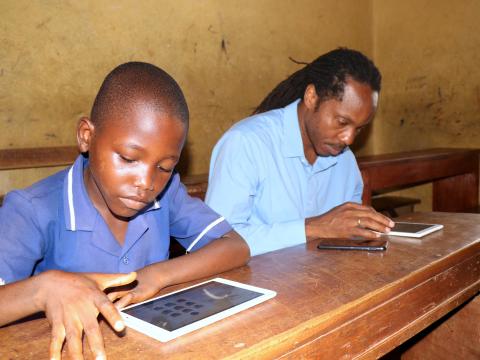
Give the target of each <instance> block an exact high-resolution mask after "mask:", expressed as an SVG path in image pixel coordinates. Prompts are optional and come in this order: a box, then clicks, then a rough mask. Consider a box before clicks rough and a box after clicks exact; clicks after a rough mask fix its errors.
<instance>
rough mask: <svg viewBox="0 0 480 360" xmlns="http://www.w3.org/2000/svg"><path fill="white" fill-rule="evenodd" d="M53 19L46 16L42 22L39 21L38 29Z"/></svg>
mask: <svg viewBox="0 0 480 360" xmlns="http://www.w3.org/2000/svg"><path fill="white" fill-rule="evenodd" d="M51 20H52V18H50V17H49V18H46V19H45V20H43V21H42V22H40V23H38V24H37V26H36V28H37V29H40V28H42V27H44V26H45V25H47V24H48V23H49V22H50V21H51Z"/></svg>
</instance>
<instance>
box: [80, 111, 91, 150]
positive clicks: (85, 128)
mask: <svg viewBox="0 0 480 360" xmlns="http://www.w3.org/2000/svg"><path fill="white" fill-rule="evenodd" d="M94 132H95V126H94V125H93V124H92V122H91V121H90V119H89V118H88V117H86V116H84V117H81V118H80V120H78V124H77V144H78V149H79V150H80V152H81V153H86V152H88V150H89V149H90V143H91V141H92V137H93V133H94Z"/></svg>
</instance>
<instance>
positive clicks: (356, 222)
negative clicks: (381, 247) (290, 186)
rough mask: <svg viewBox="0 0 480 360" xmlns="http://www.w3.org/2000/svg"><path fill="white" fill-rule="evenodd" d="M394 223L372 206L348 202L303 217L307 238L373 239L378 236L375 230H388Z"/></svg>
mask: <svg viewBox="0 0 480 360" xmlns="http://www.w3.org/2000/svg"><path fill="white" fill-rule="evenodd" d="M394 225H395V223H394V222H393V221H392V220H390V219H389V218H388V217H386V216H384V215H382V214H380V213H378V212H376V211H375V210H374V209H373V208H371V207H369V206H364V205H360V204H357V203H351V202H348V203H345V204H342V205H339V206H337V207H335V208H333V209H332V210H330V211H329V212H327V213H325V214H323V215H319V216H315V217H311V218H308V219H305V233H306V235H307V240H313V239H317V238H351V237H353V236H360V237H363V238H366V239H375V238H378V237H379V236H380V234H378V233H376V232H379V233H386V232H389V231H390V230H391V228H392V227H393V226H394ZM374 231H376V232H374Z"/></svg>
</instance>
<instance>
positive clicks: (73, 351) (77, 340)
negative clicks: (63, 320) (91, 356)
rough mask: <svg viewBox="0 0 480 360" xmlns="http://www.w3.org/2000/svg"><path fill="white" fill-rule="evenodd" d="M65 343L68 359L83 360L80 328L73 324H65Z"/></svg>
mask: <svg viewBox="0 0 480 360" xmlns="http://www.w3.org/2000/svg"><path fill="white" fill-rule="evenodd" d="M65 331H66V340H67V341H66V343H67V351H68V354H69V356H70V359H74V360H83V352H82V330H81V329H79V328H77V327H75V326H71V327H69V326H66V328H65Z"/></svg>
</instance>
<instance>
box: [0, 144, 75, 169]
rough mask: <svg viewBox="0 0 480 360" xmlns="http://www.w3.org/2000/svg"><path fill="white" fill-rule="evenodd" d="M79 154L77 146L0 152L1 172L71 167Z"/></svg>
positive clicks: (4, 150)
mask: <svg viewBox="0 0 480 360" xmlns="http://www.w3.org/2000/svg"><path fill="white" fill-rule="evenodd" d="M78 154H79V152H78V148H77V147H76V146H57V147H39V148H24V149H3V150H0V170H14V169H34V168H42V167H52V166H64V165H70V164H72V163H73V162H74V161H75V158H76V157H77V156H78Z"/></svg>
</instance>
